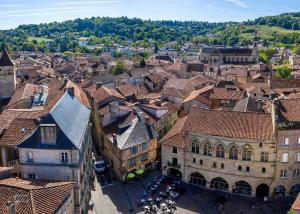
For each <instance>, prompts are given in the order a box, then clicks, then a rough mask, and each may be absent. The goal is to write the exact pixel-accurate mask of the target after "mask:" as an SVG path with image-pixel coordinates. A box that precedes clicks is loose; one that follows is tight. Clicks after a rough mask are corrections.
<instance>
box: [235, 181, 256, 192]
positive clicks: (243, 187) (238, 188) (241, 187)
mask: <svg viewBox="0 0 300 214" xmlns="http://www.w3.org/2000/svg"><path fill="white" fill-rule="evenodd" d="M232 191H233V192H234V193H238V194H242V195H251V192H252V188H251V186H250V184H249V183H248V182H246V181H238V182H236V183H235V185H234V186H233V188H232Z"/></svg>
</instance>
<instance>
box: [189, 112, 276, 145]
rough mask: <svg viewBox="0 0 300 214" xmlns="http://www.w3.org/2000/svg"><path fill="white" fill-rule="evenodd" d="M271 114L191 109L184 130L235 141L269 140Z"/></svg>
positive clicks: (270, 135) (271, 132)
mask: <svg viewBox="0 0 300 214" xmlns="http://www.w3.org/2000/svg"><path fill="white" fill-rule="evenodd" d="M272 127H273V125H272V118H271V114H263V113H248V112H247V113H246V112H231V111H215V110H205V109H201V108H198V107H193V108H192V109H191V111H190V113H189V114H188V118H187V120H186V123H185V126H184V130H185V131H187V132H191V133H198V134H204V135H213V136H220V137H228V138H237V139H254V140H271V139H272V137H273V128H272Z"/></svg>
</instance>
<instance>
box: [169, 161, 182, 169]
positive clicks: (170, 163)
mask: <svg viewBox="0 0 300 214" xmlns="http://www.w3.org/2000/svg"><path fill="white" fill-rule="evenodd" d="M168 166H169V167H172V168H176V169H180V164H175V163H172V162H168Z"/></svg>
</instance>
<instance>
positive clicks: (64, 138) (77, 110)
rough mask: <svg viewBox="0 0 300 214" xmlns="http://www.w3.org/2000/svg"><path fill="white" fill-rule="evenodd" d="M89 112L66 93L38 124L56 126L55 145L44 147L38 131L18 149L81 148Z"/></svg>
mask: <svg viewBox="0 0 300 214" xmlns="http://www.w3.org/2000/svg"><path fill="white" fill-rule="evenodd" d="M90 113H91V110H90V109H88V108H87V107H85V106H84V105H83V104H82V103H81V102H80V101H79V100H78V99H77V98H76V97H73V96H71V95H70V94H69V92H68V91H66V92H65V94H64V95H63V96H62V97H61V99H60V100H59V101H58V103H57V104H56V105H55V106H54V107H53V108H52V110H51V111H50V113H49V114H48V115H47V116H46V117H45V118H44V119H43V120H42V121H41V123H40V124H56V125H57V129H56V132H57V140H56V141H57V143H56V144H55V145H48V144H47V145H46V144H41V143H37V142H40V129H39V128H38V129H36V131H35V132H34V133H33V134H32V135H31V136H30V137H29V138H27V139H26V140H24V141H23V142H22V143H21V144H20V145H19V146H18V147H20V148H40V149H51V148H55V149H71V148H77V149H80V148H81V143H82V140H83V137H84V134H85V132H86V127H87V125H88V123H89V119H90Z"/></svg>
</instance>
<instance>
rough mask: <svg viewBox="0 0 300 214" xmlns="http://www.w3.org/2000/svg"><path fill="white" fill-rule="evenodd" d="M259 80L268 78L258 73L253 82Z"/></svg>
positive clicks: (253, 77)
mask: <svg viewBox="0 0 300 214" xmlns="http://www.w3.org/2000/svg"><path fill="white" fill-rule="evenodd" d="M259 78H262V79H266V77H265V76H264V75H263V74H262V73H258V74H255V75H253V76H252V79H253V80H255V79H259Z"/></svg>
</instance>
